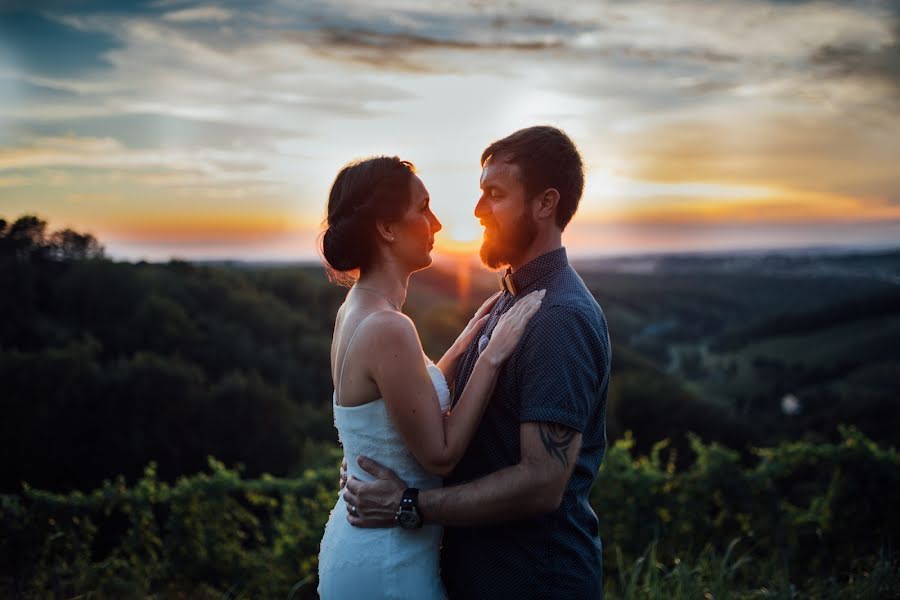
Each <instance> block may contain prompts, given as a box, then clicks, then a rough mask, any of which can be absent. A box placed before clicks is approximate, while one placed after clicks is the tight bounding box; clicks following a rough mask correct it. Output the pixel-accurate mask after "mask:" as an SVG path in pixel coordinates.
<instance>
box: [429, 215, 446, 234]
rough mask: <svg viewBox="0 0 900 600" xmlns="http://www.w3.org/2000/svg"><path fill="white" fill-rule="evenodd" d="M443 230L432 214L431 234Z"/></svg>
mask: <svg viewBox="0 0 900 600" xmlns="http://www.w3.org/2000/svg"><path fill="white" fill-rule="evenodd" d="M443 228H444V226H443V225H441V222H440V221H438V218H437V217H436V216H435V215H434V214H432V215H431V232H432V233H437V232H438V231H440V230H441V229H443Z"/></svg>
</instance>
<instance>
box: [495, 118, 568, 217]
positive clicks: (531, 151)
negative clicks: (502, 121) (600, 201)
mask: <svg viewBox="0 0 900 600" xmlns="http://www.w3.org/2000/svg"><path fill="white" fill-rule="evenodd" d="M488 160H500V161H503V162H506V163H511V164H515V165H518V167H519V172H520V173H521V177H522V185H523V186H524V187H525V193H526V194H527V195H528V197H529V198H530V197H532V196H534V195H535V194H539V193H540V192H542V191H544V190H546V189H549V188H554V189H556V191H558V192H559V205H558V206H557V209H556V224H557V225H558V226H559V228H560V229H565V228H566V225H568V224H569V221H571V220H572V215H574V214H575V210H576V209H577V208H578V202H579V201H580V200H581V194H582V192H583V191H584V166H583V165H582V162H581V155H580V154H578V149H577V148H576V147H575V144H574V143H573V142H572V140H571V139H569V136H567V135H566V134H565V133H563V132H562V131H560V130H559V129H557V128H556V127H550V126H547V125H538V126H535V127H527V128H525V129H520V130H519V131H516V132H515V133H512V134H510V135H508V136H506V137H505V138H503V139H502V140H497V141H496V142H494V143H492V144H491V145H490V146H488V147H487V148H485V150H484V152H482V153H481V166H482V168H484V166H485V164H486V163H487V162H488Z"/></svg>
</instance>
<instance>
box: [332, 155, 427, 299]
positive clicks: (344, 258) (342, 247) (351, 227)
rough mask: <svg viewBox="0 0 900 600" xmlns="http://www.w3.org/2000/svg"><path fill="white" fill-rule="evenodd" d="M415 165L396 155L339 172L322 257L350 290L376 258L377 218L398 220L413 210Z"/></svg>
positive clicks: (334, 276)
mask: <svg viewBox="0 0 900 600" xmlns="http://www.w3.org/2000/svg"><path fill="white" fill-rule="evenodd" d="M415 172H416V169H415V167H414V166H413V164H412V163H410V162H408V161H405V160H400V159H399V158H398V157H396V156H376V157H372V158H367V159H365V160H361V161H357V162H352V163H350V164H348V165H346V166H345V167H344V168H343V169H341V170H340V172H338V174H337V177H335V179H334V183H333V184H331V193H329V195H328V216H327V217H326V219H325V224H326V226H327V228H326V229H325V232H324V235H323V236H322V256H323V257H324V259H325V261H326V269H327V270H328V272H329V277H330V278H331V279H332V280H333V281H337V282H339V283H342V284H345V285H349V284H351V283H353V281H354V280H355V279H356V278H357V277H358V275H359V271H361V270H365V269H367V268H369V267H370V266H371V263H372V259H373V258H374V255H375V245H374V244H375V221H376V219H399V218H401V217H402V216H403V213H404V212H405V211H406V209H407V208H409V203H410V197H411V187H410V184H411V183H412V178H413V175H414V174H415Z"/></svg>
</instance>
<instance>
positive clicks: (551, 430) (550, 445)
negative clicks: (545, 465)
mask: <svg viewBox="0 0 900 600" xmlns="http://www.w3.org/2000/svg"><path fill="white" fill-rule="evenodd" d="M540 430H541V441H542V442H544V448H545V449H546V450H547V454H549V455H550V456H552V457H553V458H555V459H557V460H558V461H559V462H561V463H562V466H564V467H568V466H569V446H570V445H571V444H572V439H573V438H574V437H575V430H574V429H569V428H568V427H565V426H563V425H559V424H558V423H541V424H540Z"/></svg>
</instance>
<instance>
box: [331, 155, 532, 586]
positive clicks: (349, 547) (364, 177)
mask: <svg viewBox="0 0 900 600" xmlns="http://www.w3.org/2000/svg"><path fill="white" fill-rule="evenodd" d="M327 222H328V229H327V230H326V231H325V236H324V239H323V243H322V250H323V254H324V257H325V260H326V261H327V263H328V265H327V266H328V268H329V270H330V272H331V275H332V277H333V278H334V279H336V280H339V281H343V282H348V283H349V282H351V281H353V280H354V278H356V280H355V284H354V285H353V286H352V287H351V288H350V291H349V292H348V293H347V298H346V300H345V301H344V304H343V305H342V306H341V308H340V309H339V310H338V314H337V319H336V322H335V327H334V338H333V341H332V346H331V369H332V379H333V381H334V390H335V391H334V401H333V404H334V422H335V426H336V427H337V429H338V434H339V436H340V439H341V443H342V444H343V446H344V453H345V457H346V461H347V464H348V470H349V473H350V474H351V475H353V476H354V477H357V478H359V479H364V480H370V479H371V477H370V476H369V475H368V474H367V473H365V472H364V471H362V470H361V469H360V468H359V467H358V465H357V463H356V459H357V457H358V456H359V455H363V454H364V455H366V456H369V457H371V458H373V459H375V460H377V461H378V462H380V463H381V464H383V465H385V466H386V467H389V468H390V469H392V470H394V471H395V472H396V473H397V474H398V475H400V477H402V478H403V479H404V480H405V481H406V482H407V484H408V485H409V486H410V487H414V488H419V489H427V488H433V487H437V486H440V485H441V477H442V476H444V475H446V474H447V473H449V472H450V471H451V470H452V469H453V467H454V466H455V465H456V463H457V462H458V461H459V460H460V458H461V457H462V454H463V452H464V451H465V449H466V446H467V445H468V443H469V441H470V440H471V438H472V435H473V434H474V432H475V428H476V427H477V426H478V423H479V421H480V419H481V417H482V415H483V413H484V408H485V406H486V404H487V401H488V398H489V397H490V394H491V391H492V390H493V386H494V384H495V382H496V379H497V373H498V370H499V368H500V366H501V365H502V363H503V361H505V360H506V358H507V357H509V355H510V354H511V353H512V351H513V349H514V348H515V346H516V344H517V343H518V341H519V339H520V338H521V336H522V332H523V331H524V329H525V325H526V324H527V323H528V320H529V319H530V318H531V316H532V315H533V314H534V313H535V312H536V311H537V309H538V307H539V306H540V303H541V298H542V297H543V291H540V292H535V293H533V294H531V295H529V296H527V297H525V298H523V299H522V300H520V301H519V302H518V303H517V304H516V305H515V307H513V308H512V309H510V310H509V312H507V313H506V314H505V315H504V316H503V317H502V318H501V320H500V322H499V323H498V325H497V327H496V329H495V330H494V332H493V334H492V336H491V339H490V341H489V342H488V343H487V345H486V346H485V347H484V349H483V350H482V352H481V354H480V356H479V358H478V361H477V363H476V366H475V368H474V371H473V372H472V376H471V377H470V379H469V381H468V384H467V385H466V388H465V390H463V392H462V394H461V395H460V396H459V401H458V402H457V404H456V405H455V406H454V408H453V412H452V413H451V412H450V411H449V408H450V391H449V389H448V387H447V381H449V380H452V375H453V373H454V372H455V370H456V362H457V359H458V358H459V356H460V355H461V353H462V352H463V350H465V348H466V347H467V346H468V344H469V343H470V342H471V341H472V339H473V337H474V336H475V335H477V334H478V333H479V332H480V330H481V326H482V324H483V323H484V320H485V319H486V318H487V314H488V312H489V311H490V308H491V306H493V302H494V301H495V300H496V295H495V296H493V297H491V298H490V299H488V301H486V302H485V303H484V305H482V307H481V308H480V309H479V310H478V312H477V313H476V314H475V316H474V317H473V318H472V320H471V321H469V324H468V325H467V326H466V328H465V329H464V330H463V332H462V333H461V334H460V336H459V338H458V339H457V340H456V342H454V344H453V345H452V346H451V348H450V349H449V350H448V351H447V353H446V354H445V355H444V356H443V358H441V360H440V361H438V363H437V365H435V364H434V363H432V362H431V361H430V360H428V358H427V357H426V356H425V353H424V351H423V350H422V346H421V343H420V341H419V337H418V333H417V332H416V328H415V325H414V324H413V322H412V321H411V320H410V319H409V318H408V317H407V316H406V315H404V314H403V313H402V312H400V308H401V306H402V305H403V302H404V300H405V299H406V289H407V284H408V282H409V276H410V274H411V273H413V272H414V271H418V270H421V269H424V268H426V267H428V266H429V265H431V249H432V247H433V245H434V234H435V233H437V232H438V231H440V229H441V224H440V222H439V221H438V220H437V218H436V217H435V216H434V214H433V213H432V212H431V209H430V208H429V198H428V190H426V189H425V186H424V184H423V183H422V181H421V180H420V179H419V178H418V177H417V176H416V175H415V170H414V168H413V166H412V165H411V164H410V163H408V162H405V161H401V160H400V159H398V158H396V157H378V158H371V159H368V160H364V161H361V162H358V163H352V164H350V165H347V166H346V167H344V168H343V169H342V170H341V171H340V172H339V173H338V175H337V178H336V179H335V181H334V184H333V185H332V188H331V194H330V195H329V198H328V219H327ZM346 517H347V511H346V510H345V508H344V502H343V500H342V499H341V498H338V501H337V504H336V505H335V509H334V510H333V511H332V512H331V516H330V517H329V520H328V524H327V526H326V528H325V535H324V537H323V538H322V545H321V552H320V554H319V594H320V596H321V597H322V598H323V599H324V600H329V599H331V598H351V597H352V598H361V597H365V598H377V597H385V598H387V597H390V598H398V597H399V598H443V597H444V590H443V587H442V585H441V579H440V575H439V572H438V560H439V556H438V554H439V549H440V541H441V528H440V527H439V526H436V525H426V526H424V527H422V528H420V529H412V530H410V529H402V528H400V527H393V528H386V529H360V528H354V527H352V526H351V525H350V524H349V522H348V521H347V518H346Z"/></svg>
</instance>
